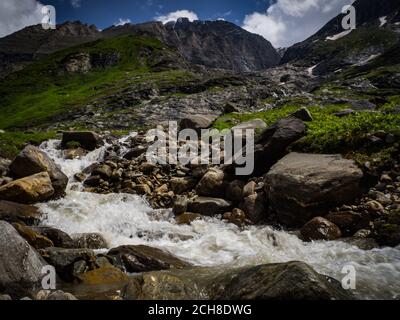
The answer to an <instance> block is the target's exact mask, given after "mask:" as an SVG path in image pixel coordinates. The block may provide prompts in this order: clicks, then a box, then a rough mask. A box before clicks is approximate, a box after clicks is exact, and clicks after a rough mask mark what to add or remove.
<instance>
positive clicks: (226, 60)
mask: <svg viewBox="0 0 400 320" xmlns="http://www.w3.org/2000/svg"><path fill="white" fill-rule="evenodd" d="M121 35H141V36H148V37H151V38H156V39H158V40H160V41H162V42H163V43H165V44H166V45H168V46H171V47H174V48H177V49H178V51H179V52H180V54H181V55H182V56H183V57H184V58H185V59H186V60H187V61H189V62H190V63H193V64H199V65H204V66H206V67H211V68H218V69H225V70H231V71H236V72H247V71H256V70H263V69H266V68H269V67H272V66H276V65H277V64H278V63H279V60H280V56H279V55H278V53H277V52H276V50H275V49H274V48H273V47H272V45H271V43H270V42H269V41H267V40H265V39H264V38H263V37H261V36H258V35H255V34H252V33H249V32H247V31H245V30H243V29H242V28H240V27H238V26H236V25H234V24H232V23H229V22H224V21H195V22H189V20H188V19H184V18H182V19H179V20H178V21H177V22H176V23H175V22H174V23H168V24H166V25H164V24H162V23H161V22H150V23H144V24H138V25H132V24H127V25H124V26H119V27H110V28H108V29H106V30H104V31H103V32H101V31H99V30H97V28H96V27H95V26H93V25H91V26H90V25H87V24H83V23H81V22H79V21H75V22H66V23H64V24H62V25H59V26H57V29H55V30H43V28H42V27H41V25H37V26H32V27H27V28H25V29H23V30H21V31H18V32H16V33H14V34H11V35H9V36H7V37H4V38H1V39H0V58H1V59H0V61H1V62H0V78H3V77H5V76H7V75H8V74H10V73H12V72H14V71H16V70H21V69H23V68H24V67H25V66H26V65H28V64H30V63H32V62H33V61H36V60H39V59H40V58H43V57H45V56H47V55H48V54H50V53H54V52H57V51H59V50H62V49H66V48H70V47H72V46H76V45H80V44H83V43H88V42H91V41H95V40H98V39H104V38H106V39H108V38H113V37H116V36H121Z"/></svg>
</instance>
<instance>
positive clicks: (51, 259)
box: [39, 248, 96, 281]
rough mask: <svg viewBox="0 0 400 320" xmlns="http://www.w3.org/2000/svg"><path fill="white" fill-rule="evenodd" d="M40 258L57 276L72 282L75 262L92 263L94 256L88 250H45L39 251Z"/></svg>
mask: <svg viewBox="0 0 400 320" xmlns="http://www.w3.org/2000/svg"><path fill="white" fill-rule="evenodd" d="M39 253H40V254H41V255H42V257H43V258H44V259H45V260H46V261H47V262H48V263H49V264H51V265H52V266H54V267H55V268H56V271H57V274H58V275H59V276H60V277H61V278H62V279H63V280H65V281H72V280H73V267H74V263H75V262H77V261H81V260H83V261H85V262H86V263H88V264H90V263H94V261H95V260H96V256H95V254H94V252H93V251H91V250H88V249H64V248H47V249H42V250H39Z"/></svg>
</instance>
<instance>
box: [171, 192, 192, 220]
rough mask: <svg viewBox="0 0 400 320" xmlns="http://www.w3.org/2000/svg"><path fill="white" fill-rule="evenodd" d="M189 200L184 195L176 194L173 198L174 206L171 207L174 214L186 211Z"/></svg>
mask: <svg viewBox="0 0 400 320" xmlns="http://www.w3.org/2000/svg"><path fill="white" fill-rule="evenodd" d="M188 204H189V200H188V198H187V197H185V196H178V197H177V198H176V199H175V200H174V206H173V208H172V210H173V212H174V214H175V215H177V216H178V215H180V214H183V213H185V212H186V210H187V208H188Z"/></svg>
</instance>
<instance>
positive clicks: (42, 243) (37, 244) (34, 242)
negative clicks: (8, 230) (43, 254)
mask: <svg viewBox="0 0 400 320" xmlns="http://www.w3.org/2000/svg"><path fill="white" fill-rule="evenodd" d="M13 227H14V228H15V230H17V231H18V233H19V234H20V235H21V237H23V238H24V239H25V240H26V241H28V243H29V244H30V245H31V246H32V247H34V248H35V249H44V248H49V247H54V244H53V242H52V241H51V240H50V239H49V238H46V237H45V236H43V235H41V234H40V233H37V232H35V231H34V230H33V229H32V228H30V227H27V226H24V225H22V224H20V223H13Z"/></svg>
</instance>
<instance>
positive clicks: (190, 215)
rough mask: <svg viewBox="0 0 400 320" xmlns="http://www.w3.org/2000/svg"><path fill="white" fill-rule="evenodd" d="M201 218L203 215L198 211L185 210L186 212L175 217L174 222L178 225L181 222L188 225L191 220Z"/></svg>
mask: <svg viewBox="0 0 400 320" xmlns="http://www.w3.org/2000/svg"><path fill="white" fill-rule="evenodd" d="M202 218H203V216H202V215H200V214H198V213H190V212H186V213H183V214H181V215H179V216H178V217H176V223H177V224H179V225H182V224H189V225H190V224H192V222H194V221H197V220H201V219H202Z"/></svg>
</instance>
